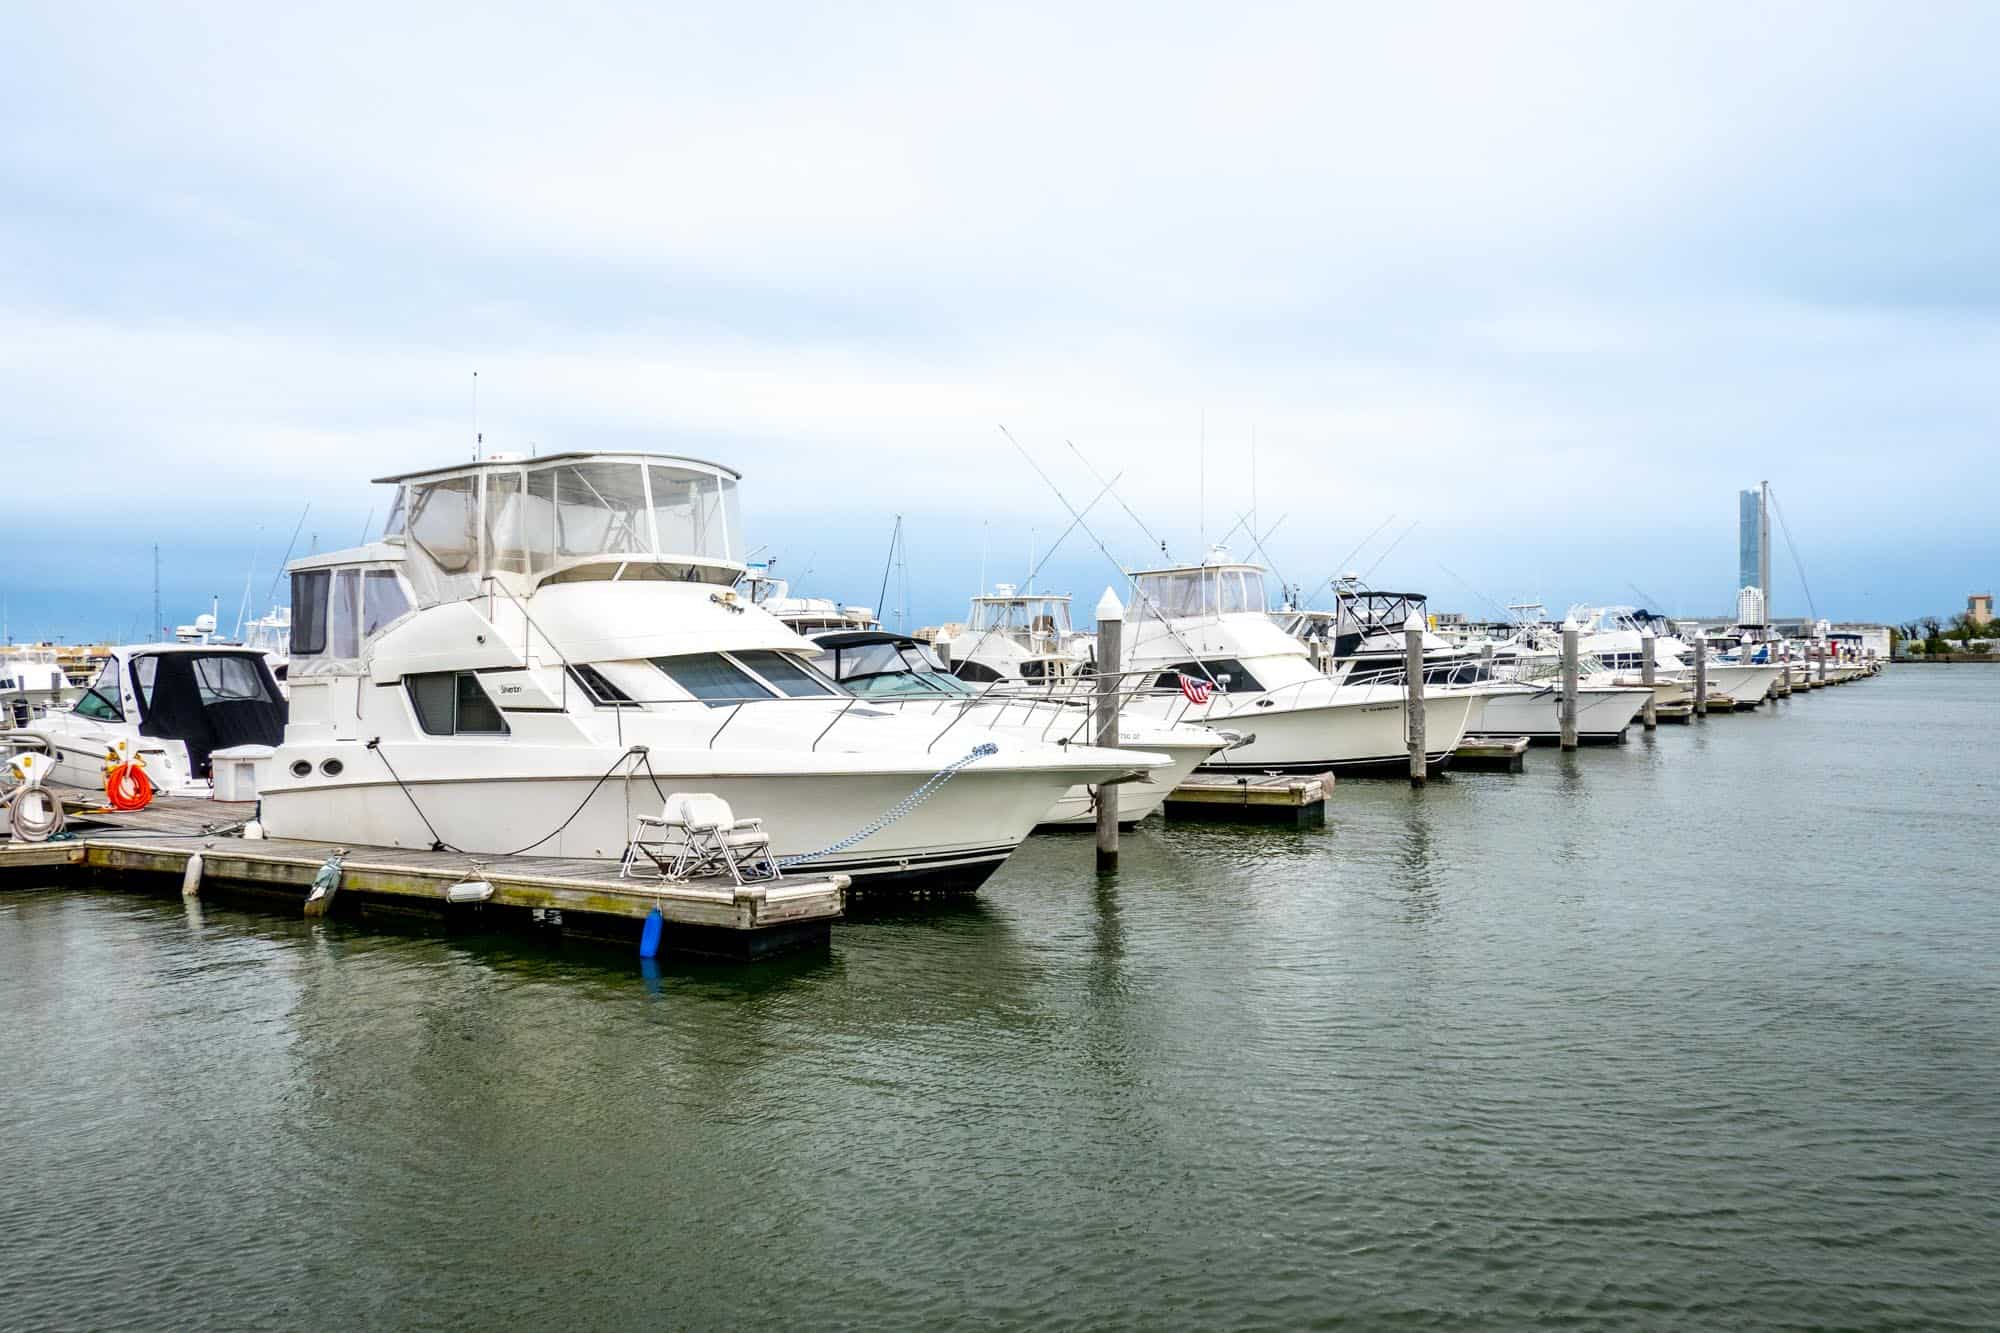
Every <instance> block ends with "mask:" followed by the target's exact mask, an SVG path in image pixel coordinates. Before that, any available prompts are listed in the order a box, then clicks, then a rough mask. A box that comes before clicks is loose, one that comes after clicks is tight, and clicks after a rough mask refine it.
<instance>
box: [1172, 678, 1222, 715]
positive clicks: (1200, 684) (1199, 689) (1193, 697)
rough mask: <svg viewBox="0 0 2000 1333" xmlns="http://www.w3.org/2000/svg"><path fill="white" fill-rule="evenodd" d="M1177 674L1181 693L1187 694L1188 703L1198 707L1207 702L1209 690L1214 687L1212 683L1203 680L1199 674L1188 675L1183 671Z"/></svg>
mask: <svg viewBox="0 0 2000 1333" xmlns="http://www.w3.org/2000/svg"><path fill="white" fill-rule="evenodd" d="M1177 674H1178V675H1179V676H1180V678H1181V693H1182V694H1185V695H1186V696H1187V701H1188V702H1189V703H1191V704H1193V705H1195V706H1196V707H1197V708H1199V707H1200V706H1201V705H1203V704H1205V703H1207V702H1208V695H1209V692H1210V691H1211V690H1213V689H1214V688H1215V686H1214V685H1212V684H1210V683H1209V682H1208V681H1205V680H1203V679H1202V678H1201V677H1200V676H1190V675H1189V674H1188V673H1187V672H1185V671H1182V672H1179V673H1177Z"/></svg>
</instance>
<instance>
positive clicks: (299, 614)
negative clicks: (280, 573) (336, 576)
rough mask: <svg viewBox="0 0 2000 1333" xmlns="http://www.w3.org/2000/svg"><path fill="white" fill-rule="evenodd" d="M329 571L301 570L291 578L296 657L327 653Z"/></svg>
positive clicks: (330, 580)
mask: <svg viewBox="0 0 2000 1333" xmlns="http://www.w3.org/2000/svg"><path fill="white" fill-rule="evenodd" d="M332 581H333V571H332V570H330V569H302V570H300V571H298V572H297V573H296V574H293V575H292V653H291V655H292V656H293V657H317V656H319V655H320V654H321V653H323V652H325V651H326V591H327V585H328V584H329V583H331V582H332Z"/></svg>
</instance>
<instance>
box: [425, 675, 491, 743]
mask: <svg viewBox="0 0 2000 1333" xmlns="http://www.w3.org/2000/svg"><path fill="white" fill-rule="evenodd" d="M403 688H404V689H406V690H408V691H409V695H410V707H411V708H413V709H414V710H415V711H416V714H417V725H418V726H420V727H422V728H423V729H424V733H425V734H426V735H430V736H505V735H506V734H507V719H505V718H503V717H501V716H500V710H499V709H498V708H496V707H495V706H494V704H493V700H491V699H490V698H488V697H487V695H486V687H485V686H483V685H481V684H480V683H479V676H478V674H477V673H475V672H471V671H427V672H424V673H422V674H419V675H410V676H405V677H403Z"/></svg>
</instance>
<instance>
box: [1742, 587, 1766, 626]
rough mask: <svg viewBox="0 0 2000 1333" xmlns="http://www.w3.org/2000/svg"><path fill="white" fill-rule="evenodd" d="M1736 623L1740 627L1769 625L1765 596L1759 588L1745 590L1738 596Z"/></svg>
mask: <svg viewBox="0 0 2000 1333" xmlns="http://www.w3.org/2000/svg"><path fill="white" fill-rule="evenodd" d="M1736 623H1737V624H1739V625H1768V624H1770V623H1771V622H1770V621H1769V620H1767V619H1766V618H1765V616H1764V594H1763V592H1762V591H1761V590H1759V589H1757V588H1745V589H1743V590H1742V591H1741V592H1739V593H1737V594H1736Z"/></svg>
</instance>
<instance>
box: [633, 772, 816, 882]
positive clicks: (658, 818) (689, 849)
mask: <svg viewBox="0 0 2000 1333" xmlns="http://www.w3.org/2000/svg"><path fill="white" fill-rule="evenodd" d="M642 858H643V859H645V860H647V861H650V862H651V863H652V866H653V869H652V872H651V877H652V878H654V879H665V880H688V879H694V878H696V877H698V876H711V875H712V876H722V875H727V876H729V878H730V879H732V880H734V881H735V882H736V883H738V884H761V883H767V882H769V881H771V880H775V879H778V878H780V875H779V871H778V863H777V861H775V860H774V859H773V858H772V856H771V836H770V835H769V834H768V833H766V832H764V821H763V820H761V819H738V818H737V817H736V812H735V811H734V810H732V809H730V806H729V802H727V801H725V800H723V799H722V798H721V797H720V796H716V795H714V794H713V793H710V792H679V791H677V792H674V793H672V794H671V795H669V796H668V797H667V799H666V801H665V802H663V803H662V805H661V807H660V813H659V814H657V815H641V816H639V817H638V818H637V819H636V820H634V821H633V827H632V836H631V839H630V840H629V841H628V842H627V843H626V845H625V859H624V861H623V862H622V863H621V864H620V866H619V868H618V874H619V877H620V878H625V879H629V878H635V877H637V876H635V873H634V872H635V868H636V867H637V866H638V864H639V861H640V860H641V859H642ZM645 873H646V872H643V871H642V872H639V874H641V875H643V874H645Z"/></svg>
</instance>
